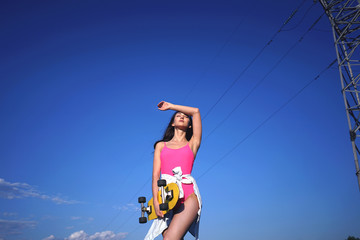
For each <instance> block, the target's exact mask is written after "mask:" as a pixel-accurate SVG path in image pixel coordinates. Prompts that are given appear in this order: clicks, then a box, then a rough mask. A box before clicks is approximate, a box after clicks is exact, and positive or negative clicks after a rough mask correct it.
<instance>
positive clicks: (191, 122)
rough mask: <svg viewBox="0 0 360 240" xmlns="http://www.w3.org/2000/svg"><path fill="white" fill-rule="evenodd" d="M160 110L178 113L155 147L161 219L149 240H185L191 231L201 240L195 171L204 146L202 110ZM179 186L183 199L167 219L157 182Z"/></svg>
mask: <svg viewBox="0 0 360 240" xmlns="http://www.w3.org/2000/svg"><path fill="white" fill-rule="evenodd" d="M158 108H159V110H162V111H166V110H174V111H176V112H175V113H174V115H173V116H172V118H171V120H170V123H169V125H168V127H167V129H166V131H165V133H164V136H163V139H162V140H160V141H157V142H156V143H155V145H154V148H155V151H154V164H153V177H152V191H153V198H154V208H155V212H156V215H157V216H158V218H157V219H155V220H154V222H153V224H152V225H151V227H150V229H149V232H148V234H147V235H146V237H145V240H152V239H154V238H156V237H157V236H158V235H160V234H162V235H163V239H166V240H170V239H171V240H180V239H183V237H184V236H185V234H186V233H187V231H190V233H191V234H192V235H193V236H194V237H195V239H198V233H199V220H200V212H201V197H200V193H199V189H198V187H197V184H196V182H195V180H194V178H193V177H191V175H190V174H191V171H192V167H193V164H194V160H195V157H196V154H197V152H198V149H199V147H200V143H201V131H202V130H201V117H200V112H199V109H198V108H194V107H186V106H181V105H175V104H171V103H168V102H165V101H162V102H160V103H159V104H158ZM160 177H161V178H162V179H165V180H166V181H167V183H170V182H176V183H177V185H178V186H179V190H180V196H179V200H178V203H177V205H176V206H175V208H174V209H173V210H172V211H170V212H169V213H167V214H166V215H163V214H162V212H161V211H160V208H159V199H158V198H157V192H158V190H159V188H158V186H157V181H158V180H159V179H160Z"/></svg>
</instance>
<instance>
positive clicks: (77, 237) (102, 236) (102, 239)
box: [43, 230, 128, 240]
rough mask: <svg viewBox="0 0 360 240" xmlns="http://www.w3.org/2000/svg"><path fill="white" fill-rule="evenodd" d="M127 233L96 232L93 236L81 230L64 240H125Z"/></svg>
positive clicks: (51, 239)
mask: <svg viewBox="0 0 360 240" xmlns="http://www.w3.org/2000/svg"><path fill="white" fill-rule="evenodd" d="M127 235H128V233H114V232H112V231H104V232H97V233H95V234H93V235H89V234H87V233H86V232H84V231H83V230H81V231H78V232H74V233H72V234H71V235H70V236H69V237H68V238H65V239H64V240H121V239H125V238H126V236H127ZM55 239H57V238H55V237H54V235H51V236H49V237H47V238H44V239H43V240H55Z"/></svg>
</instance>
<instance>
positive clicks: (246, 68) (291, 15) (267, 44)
mask: <svg viewBox="0 0 360 240" xmlns="http://www.w3.org/2000/svg"><path fill="white" fill-rule="evenodd" d="M305 1H306V0H303V1H302V2H301V3H300V5H299V6H298V7H297V8H296V9H295V10H294V11H293V12H292V13H291V14H290V16H289V17H288V18H287V19H286V21H285V22H284V23H283V24H282V25H281V27H280V28H279V30H277V31H276V32H275V33H274V35H273V36H272V37H271V39H270V40H269V41H268V42H267V43H266V44H265V45H264V47H263V48H262V49H261V50H260V51H259V52H258V53H257V54H256V56H255V57H254V58H253V59H252V60H251V61H250V63H249V64H248V65H247V66H246V67H245V68H244V70H243V71H242V72H241V73H240V75H239V76H238V77H237V78H235V80H234V81H233V82H232V83H231V84H230V86H229V87H228V88H227V89H226V90H225V91H224V92H223V93H222V95H221V96H220V97H219V98H218V100H217V101H216V102H215V103H214V104H213V105H212V106H211V107H210V109H209V110H208V111H207V112H206V114H205V115H204V117H203V120H205V118H206V117H207V116H208V115H209V114H210V112H211V111H212V110H213V109H214V108H215V106H216V105H217V104H218V103H219V102H220V101H221V99H222V98H223V97H224V96H225V95H226V94H227V93H228V92H229V90H230V89H231V88H232V87H233V86H234V85H235V83H237V81H239V79H240V78H241V77H242V76H243V75H244V73H245V72H246V71H247V70H248V69H249V68H250V67H251V65H252V64H253V63H254V62H255V61H256V59H257V58H258V57H259V56H260V55H261V54H262V53H263V52H264V50H265V49H266V48H267V47H268V46H269V45H270V44H271V43H272V42H273V41H274V40H275V37H276V36H277V35H278V34H279V33H280V32H281V31H282V29H283V27H284V26H285V25H286V24H288V23H289V22H290V20H291V19H292V18H293V17H294V16H295V14H296V13H297V11H298V10H299V9H300V8H301V7H302V5H303V4H304V3H305Z"/></svg>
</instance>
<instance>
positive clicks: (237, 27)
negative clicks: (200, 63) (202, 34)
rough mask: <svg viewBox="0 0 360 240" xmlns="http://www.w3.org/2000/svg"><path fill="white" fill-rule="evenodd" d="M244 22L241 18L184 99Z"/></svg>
mask: <svg viewBox="0 0 360 240" xmlns="http://www.w3.org/2000/svg"><path fill="white" fill-rule="evenodd" d="M243 22H244V20H241V21H240V23H239V24H238V25H237V26H236V28H235V30H234V31H233V32H232V33H231V34H230V36H229V37H228V38H227V40H226V41H225V42H224V44H223V45H222V46H221V48H220V49H219V51H217V53H216V54H215V56H214V57H213V58H212V59H211V60H210V63H209V64H207V67H206V68H205V70H204V71H203V72H202V74H201V75H200V77H199V79H198V80H197V81H196V82H195V83H194V84H193V86H192V87H191V88H190V91H189V92H188V93H187V94H186V96H185V98H184V100H183V101H185V100H186V99H187V98H188V97H189V96H190V94H191V93H192V91H193V90H194V88H195V86H196V85H198V83H199V82H200V80H201V79H202V78H203V77H204V76H205V74H206V72H207V71H208V70H209V68H210V66H211V65H212V64H213V63H214V62H215V59H216V58H218V57H219V56H220V54H221V53H222V51H223V50H224V49H225V47H226V45H228V43H229V42H230V40H231V39H232V38H233V36H234V35H235V33H236V32H237V31H238V30H239V28H240V26H241V25H242V23H243Z"/></svg>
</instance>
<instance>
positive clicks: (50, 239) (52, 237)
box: [43, 235, 56, 240]
mask: <svg viewBox="0 0 360 240" xmlns="http://www.w3.org/2000/svg"><path fill="white" fill-rule="evenodd" d="M55 239H56V238H55V236H54V235H50V236H48V237H47V238H44V239H43V240H55Z"/></svg>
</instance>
